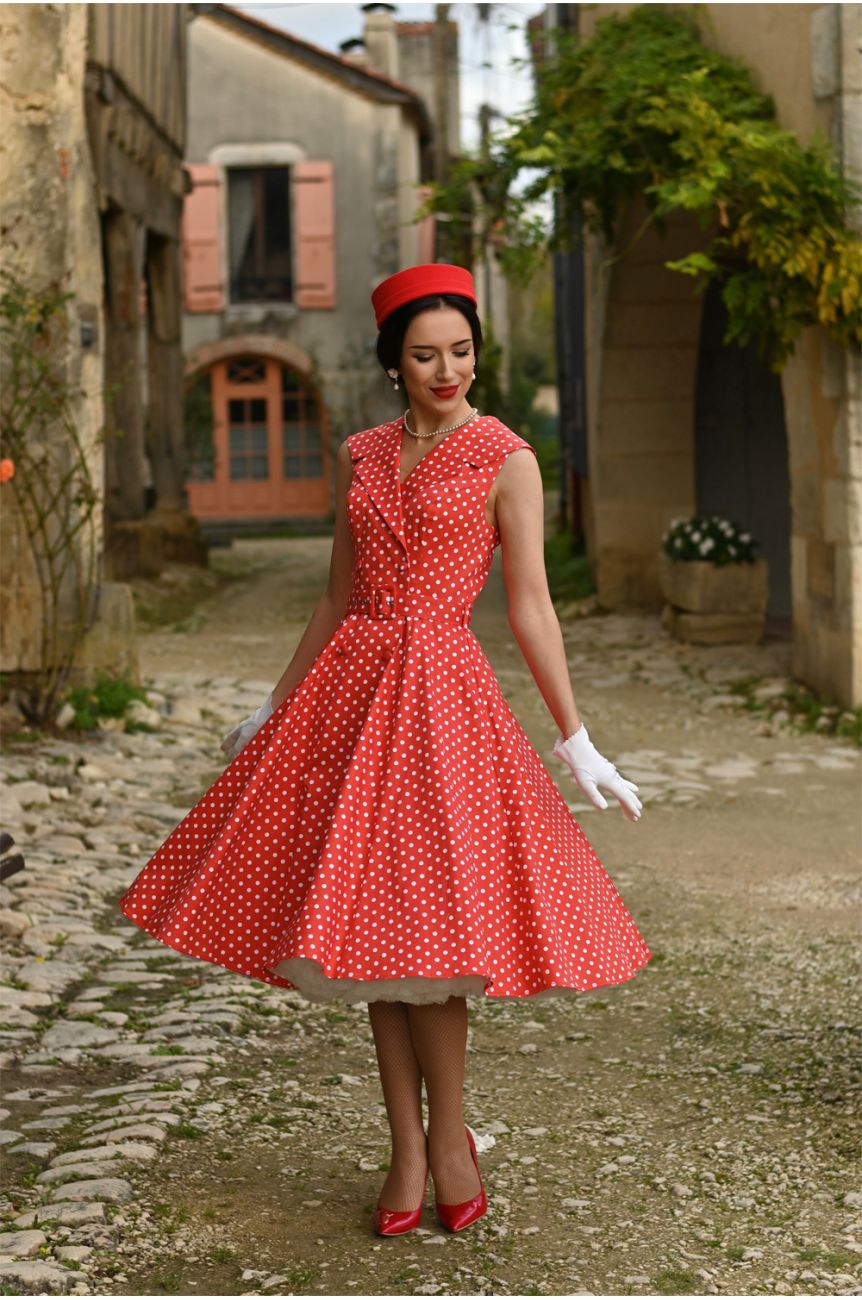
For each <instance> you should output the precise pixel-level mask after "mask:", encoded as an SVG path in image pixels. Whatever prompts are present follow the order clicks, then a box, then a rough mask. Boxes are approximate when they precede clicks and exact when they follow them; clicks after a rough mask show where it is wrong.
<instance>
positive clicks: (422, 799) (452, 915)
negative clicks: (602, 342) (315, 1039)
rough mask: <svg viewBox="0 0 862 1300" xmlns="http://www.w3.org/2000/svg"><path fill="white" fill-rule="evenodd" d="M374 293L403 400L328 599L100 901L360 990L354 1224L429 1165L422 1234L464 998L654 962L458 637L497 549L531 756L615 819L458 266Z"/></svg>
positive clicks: (171, 941) (560, 983) (414, 1195)
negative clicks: (371, 1096) (361, 1118)
mask: <svg viewBox="0 0 862 1300" xmlns="http://www.w3.org/2000/svg"><path fill="white" fill-rule="evenodd" d="M372 304H373V306H374V310H375V315H376V320H377V325H378V330H379V335H378V342H377V356H378V359H379V361H380V363H381V365H382V366H383V368H384V369H385V370H386V372H387V374H388V375H389V376H390V378H391V379H392V381H393V386H394V388H395V389H396V390H397V389H398V386H399V381H401V380H403V382H404V385H405V388H406V392H407V397H408V399H409V407H408V408H407V410H406V411H405V412H404V415H403V416H402V417H400V418H399V419H398V420H394V421H391V422H388V423H386V424H383V425H379V426H377V427H375V428H373V429H365V430H362V431H360V432H358V433H354V434H352V435H350V436H349V437H348V438H346V439H345V440H344V441H343V442H342V444H341V447H340V448H339V452H338V457H337V461H336V476H335V477H336V482H335V495H336V513H335V528H334V537H333V545H332V556H331V562H330V570H329V581H328V585H327V588H326V591H325V593H324V595H323V596H322V598H321V599H320V601H319V602H318V604H317V606H316V608H315V610H314V613H313V615H312V617H311V619H310V621H309V623H308V626H307V628H306V630H305V633H304V634H303V636H302V639H301V640H300V642H299V645H298V647H297V649H296V652H295V654H294V656H293V658H292V659H291V661H290V663H289V664H288V666H287V669H286V670H285V672H284V674H283V676H282V677H281V679H280V680H279V682H278V684H277V685H276V687H275V689H274V690H273V692H272V694H271V696H270V697H269V698H268V699H267V700H266V701H265V702H264V704H263V705H262V706H261V708H260V709H259V710H258V711H257V713H256V714H254V715H253V716H252V717H251V718H248V719H245V720H244V721H243V722H242V723H240V724H239V726H238V727H237V728H235V729H234V731H233V732H231V733H230V735H229V736H228V737H227V738H226V740H225V742H224V745H223V748H224V749H225V752H226V753H228V754H229V756H230V757H231V759H232V761H231V763H230V764H229V765H228V767H227V768H226V769H225V772H224V773H223V775H222V776H221V777H220V778H219V780H218V781H216V782H215V784H214V785H213V786H212V787H211V788H210V790H208V791H207V793H206V794H205V795H204V796H203V798H202V799H201V800H200V801H199V802H198V803H197V804H196V805H195V807H194V808H193V809H192V810H191V812H189V813H188V814H187V816H186V817H185V818H184V820H183V821H182V822H181V823H180V825H179V826H178V827H176V829H175V830H174V831H173V832H172V833H171V835H170V836H169V837H168V839H167V840H166V841H165V843H164V844H163V845H162V846H161V848H160V849H159V850H158V852H157V853H156V854H155V855H154V857H153V858H152V859H151V860H150V862H149V863H148V864H147V865H146V867H145V868H144V869H143V870H142V871H141V873H140V874H139V876H138V877H137V878H136V880H135V881H134V883H133V884H132V885H131V887H130V888H129V890H128V891H127V892H126V894H125V895H124V897H123V899H122V900H121V903H120V907H121V910H122V911H123V913H124V914H125V915H126V916H127V917H129V918H130V919H131V920H132V921H134V922H136V924H138V925H140V926H141V927H142V928H143V929H145V930H146V931H147V932H148V933H150V934H152V935H154V936H155V937H157V938H158V939H161V940H162V941H163V942H164V943H166V944H168V945H170V946H171V947H173V948H176V949H178V950H179V951H181V952H184V953H187V954H189V955H191V956H196V957H200V958H202V959H203V960H205V961H209V962H214V963H216V964H218V965H221V966H225V967H227V968H228V969H231V970H235V971H239V972H240V973H242V974H245V975H249V976H252V977H254V978H256V979H261V980H264V981H265V982H267V983H270V984H275V985H279V986H281V987H284V988H298V989H300V990H301V991H302V992H303V993H304V994H305V996H306V997H308V998H310V999H311V1000H315V1001H318V1000H333V1001H339V1000H340V1001H347V1002H367V1003H368V1012H369V1018H370V1022H371V1029H372V1033H373V1037H374V1043H375V1050H376V1055H377V1061H378V1065H379V1069H380V1077H381V1082H382V1089H383V1097H384V1101H385V1105H386V1110H387V1115H388V1119H389V1125H390V1129H391V1135H392V1158H391V1163H390V1168H389V1173H388V1175H387V1177H386V1180H385V1182H384V1184H383V1186H382V1188H381V1190H380V1195H379V1200H378V1203H377V1207H376V1210H375V1215H374V1225H375V1228H376V1230H377V1231H378V1233H381V1234H383V1235H394V1234H397V1233H401V1232H405V1231H408V1230H409V1229H410V1228H412V1227H415V1226H416V1224H417V1223H418V1222H419V1217H420V1212H421V1208H422V1200H423V1198H424V1193H425V1186H426V1183H427V1178H428V1174H429V1172H430V1173H431V1175H432V1176H433V1179H434V1187H435V1194H436V1206H437V1212H438V1217H439V1219H440V1221H441V1222H442V1223H443V1224H444V1225H445V1226H446V1227H448V1228H450V1229H451V1230H453V1231H458V1230H460V1229H461V1228H463V1227H466V1226H467V1225H468V1224H469V1223H472V1222H474V1221H475V1220H476V1219H478V1218H480V1217H481V1216H482V1215H483V1214H484V1213H485V1211H486V1209H487V1197H486V1195H485V1190H484V1187H483V1184H482V1179H481V1176H480V1173H479V1166H478V1161H477V1159H476V1150H475V1144H474V1142H473V1135H472V1131H471V1130H470V1129H468V1128H467V1127H466V1126H465V1124H464V1117H463V1113H462V1104H463V1100H462V1094H463V1085H464V1064H465V1051H466V1043H467V1002H466V999H467V997H468V996H474V997H479V996H481V997H543V996H555V995H563V994H572V993H575V992H577V991H578V990H585V989H594V988H598V987H600V986H603V985H606V984H617V983H622V982H623V981H625V980H628V979H630V978H631V977H632V976H633V975H634V974H635V973H636V972H637V971H638V970H639V969H640V968H641V967H642V966H644V965H645V964H646V962H647V961H648V960H649V958H650V957H651V956H652V953H651V952H650V950H649V948H648V947H647V945H646V943H645V942H644V940H643V938H642V937H641V935H640V934H639V933H638V930H637V929H636V927H635V924H634V922H633V920H632V918H631V916H630V915H629V913H628V911H627V910H626V908H625V906H624V904H623V902H622V899H621V897H620V895H619V894H618V892H617V890H616V888H615V887H614V885H613V883H612V882H611V880H610V877H609V876H608V875H607V873H606V871H605V870H604V868H603V867H602V865H601V863H600V862H599V859H598V858H597V856H596V854H595V852H594V851H593V849H592V848H591V846H590V844H589V842H588V840H587V839H586V837H585V835H584V833H583V831H582V830H581V828H580V826H579V825H578V823H577V822H576V821H575V819H574V817H573V816H572V814H571V812H570V811H569V809H568V806H567V805H566V803H565V800H564V799H563V797H562V795H561V794H560V792H559V790H558V788H557V786H556V784H555V783H554V781H553V780H552V779H551V777H550V776H549V774H548V772H547V770H546V768H545V766H544V764H543V763H542V761H541V759H540V757H539V755H538V754H537V752H536V751H535V749H533V747H532V745H531V744H530V742H529V740H528V739H527V736H526V734H525V732H524V731H523V730H522V728H521V727H520V725H519V724H518V722H517V720H516V719H515V717H514V714H513V713H512V711H511V709H510V708H509V706H508V705H507V703H506V701H505V699H504V698H503V695H502V693H501V691H500V687H499V684H498V683H497V680H496V678H495V676H494V673H493V671H492V669H491V665H490V663H489V662H488V659H487V658H486V656H485V655H484V654H483V652H482V650H481V647H480V646H479V643H478V641H477V640H476V637H475V636H474V634H473V633H472V632H471V631H470V628H469V618H470V612H471V609H472V605H473V602H474V601H475V599H476V597H477V596H478V594H479V592H480V591H481V589H482V587H483V586H484V584H485V581H486V579H487V577H488V573H489V570H490V565H491V561H492V558H493V555H494V551H495V549H496V547H497V545H501V546H502V550H503V571H504V577H505V582H506V588H507V596H508V611H509V622H510V624H511V627H512V630H513V633H514V636H515V638H516V640H517V641H518V644H519V646H520V648H521V650H522V652H523V654H524V657H525V659H526V661H527V663H528V665H529V667H530V670H531V672H532V674H533V676H534V678H535V680H536V683H537V685H538V687H539V690H540V692H541V694H542V696H543V698H544V700H545V703H546V704H547V706H548V709H549V711H550V713H551V715H552V716H553V718H554V720H555V722H556V723H557V725H558V727H559V729H560V736H559V738H558V740H557V743H556V744H555V746H554V752H555V753H556V754H557V755H558V756H559V757H560V758H562V759H563V760H564V761H565V762H566V763H567V764H568V765H569V767H570V768H571V770H572V772H573V774H574V776H575V779H576V780H577V782H578V784H579V785H580V787H581V789H582V790H584V791H585V793H586V794H587V795H588V797H589V798H590V799H591V801H592V802H593V803H594V804H595V805H596V806H597V807H600V808H606V807H607V806H608V805H607V802H606V800H605V799H604V797H603V796H602V795H601V794H600V793H599V790H598V787H599V785H602V786H604V787H605V788H606V789H608V790H609V791H610V792H611V793H612V794H613V795H614V796H615V797H616V798H617V799H618V801H619V803H620V806H621V808H622V810H623V812H624V813H625V815H626V816H627V817H629V818H630V820H632V821H636V820H637V819H638V818H639V816H640V814H641V804H640V801H639V799H638V798H637V795H636V793H635V792H636V790H637V786H635V785H634V784H633V783H632V782H631V781H626V780H624V779H623V778H622V777H621V776H620V775H619V774H618V773H617V771H616V769H615V768H614V766H613V765H612V764H611V763H609V762H608V761H607V760H606V759H604V758H602V756H601V755H600V754H599V753H598V752H597V751H596V749H595V748H594V747H593V745H592V744H591V742H590V739H589V736H588V735H587V731H586V727H585V726H584V725H583V723H582V722H581V720H580V718H579V717H578V713H577V710H576V707H575V701H574V699H573V696H572V689H571V684H570V682H569V676H568V669H567V664H566V656H565V650H564V645H563V638H562V633H561V630H560V626H559V623H558V621H557V618H556V614H555V612H554V608H553V605H552V603H551V599H550V595H549V592H548V586H547V579H546V575H545V568H544V546H543V538H544V526H543V518H544V509H543V494H542V482H541V475H540V472H539V467H538V463H537V459H536V455H535V451H534V449H533V448H532V447H531V445H530V444H529V443H528V442H526V441H525V440H524V439H522V438H520V437H518V436H517V435H516V434H515V433H513V432H512V430H511V429H508V428H507V427H506V426H505V425H504V424H502V423H501V422H500V421H499V420H497V419H496V418H495V417H494V416H491V415H481V414H480V413H479V412H478V411H477V410H476V409H475V408H474V407H471V406H470V404H469V402H468V400H467V394H468V392H469V389H470V385H471V383H472V380H473V379H474V378H475V370H474V366H475V364H476V362H477V361H478V358H479V355H480V352H481V347H482V333H481V327H480V324H479V320H478V317H477V315H476V295H475V291H474V287H473V281H472V277H471V275H470V273H469V272H468V271H467V270H466V269H464V268H462V267H458V266H452V265H447V264H437V263H435V264H430V265H423V266H414V267H410V268H408V269H407V270H404V271H400V272H398V273H397V274H396V275H393V276H390V277H389V278H388V279H387V280H384V281H383V283H382V284H379V285H378V286H377V288H376V289H375V290H374V292H373V294H372ZM518 451H527V452H529V453H530V454H528V455H515V454H514V453H515V452H518ZM563 737H566V739H565V740H564V739H563ZM423 1080H424V1083H425V1088H426V1094H427V1101H428V1132H427V1135H426V1133H425V1130H424V1128H423V1121H422V1100H421V1089H422V1082H423ZM417 1206H418V1208H417Z"/></svg>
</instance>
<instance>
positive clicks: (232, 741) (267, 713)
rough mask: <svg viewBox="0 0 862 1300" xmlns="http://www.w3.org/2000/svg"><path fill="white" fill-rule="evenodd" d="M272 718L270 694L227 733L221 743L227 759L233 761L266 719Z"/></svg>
mask: <svg viewBox="0 0 862 1300" xmlns="http://www.w3.org/2000/svg"><path fill="white" fill-rule="evenodd" d="M271 717H272V692H270V694H269V695H267V697H266V699H265V700H264V702H263V704H262V705H261V706H260V708H259V709H257V710H256V711H255V712H254V713H251V714H249V716H248V717H247V718H243V720H242V722H240V723H238V725H237V726H235V727H234V729H233V731H229V732H228V734H227V735H226V736H225V738H224V740H223V741H222V742H221V747H222V750H223V751H224V753H225V754H227V756H228V758H229V759H231V760H233V759H235V758H236V756H237V754H238V753H239V751H240V750H241V749H243V748H244V747H245V746H246V745H247V744H248V742H249V741H250V740H251V738H252V736H253V735H254V734H255V732H257V731H259V730H260V728H261V727H262V726H263V724H264V723H265V722H266V721H267V719H268V718H271Z"/></svg>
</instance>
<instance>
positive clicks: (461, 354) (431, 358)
mask: <svg viewBox="0 0 862 1300" xmlns="http://www.w3.org/2000/svg"><path fill="white" fill-rule="evenodd" d="M454 355H455V356H456V357H469V355H470V353H469V351H467V352H456V353H455V354H454ZM414 360H416V361H433V360H434V358H433V357H420V356H417V355H416V354H414Z"/></svg>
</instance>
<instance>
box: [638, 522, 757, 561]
mask: <svg viewBox="0 0 862 1300" xmlns="http://www.w3.org/2000/svg"><path fill="white" fill-rule="evenodd" d="M661 540H662V547H663V548H664V550H665V551H666V552H667V554H668V555H669V556H670V557H671V559H673V560H708V561H709V562H710V563H712V564H753V563H754V560H755V555H754V548H755V547H756V546H759V545H760V543H759V542H756V541H755V540H754V539H753V538H752V536H751V533H746V532H743V530H742V529H741V528H739V526H738V525H737V524H735V523H733V521H732V520H730V519H725V518H724V517H723V516H722V515H695V516H694V517H693V518H691V519H673V520H671V523H670V525H669V527H668V528H667V529H666V530H665V532H664V533H663V534H662V539H661Z"/></svg>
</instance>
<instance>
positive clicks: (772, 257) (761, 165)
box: [418, 4, 862, 370]
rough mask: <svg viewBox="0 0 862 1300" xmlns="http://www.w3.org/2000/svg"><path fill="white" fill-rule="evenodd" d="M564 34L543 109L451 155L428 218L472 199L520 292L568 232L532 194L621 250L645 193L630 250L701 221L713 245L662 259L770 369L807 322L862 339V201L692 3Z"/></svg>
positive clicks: (846, 338) (546, 70)
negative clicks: (688, 216)
mask: <svg viewBox="0 0 862 1300" xmlns="http://www.w3.org/2000/svg"><path fill="white" fill-rule="evenodd" d="M556 35H557V40H556V49H555V50H552V51H551V53H550V55H549V56H548V58H547V60H546V62H544V63H543V65H542V70H541V75H540V76H539V78H538V84H537V89H536V92H535V98H534V101H533V103H532V104H531V105H530V107H529V108H528V109H527V110H526V111H525V112H524V113H521V114H518V115H516V116H515V117H512V118H509V119H508V128H509V129H508V130H507V132H504V133H503V134H499V135H497V136H495V137H494V138H493V140H492V146H491V150H490V156H489V158H488V159H486V160H483V159H481V158H475V157H470V156H462V157H460V158H459V159H457V160H456V161H455V163H454V166H453V170H452V176H451V180H450V182H449V184H448V185H447V186H446V187H445V188H443V187H440V186H433V187H432V190H431V193H430V195H429V197H428V198H427V199H426V201H425V203H424V204H423V205H422V208H421V210H420V213H419V214H418V215H419V218H420V219H421V217H422V216H424V215H426V214H427V213H428V212H433V211H447V210H450V209H451V208H452V207H454V206H456V205H463V201H464V193H465V191H469V192H470V193H472V194H473V195H474V202H475V205H476V208H477V217H478V225H479V232H480V238H481V239H482V240H488V241H490V242H491V244H492V245H493V246H494V247H495V249H496V250H497V255H498V257H499V260H500V264H501V266H502V268H503V270H504V271H505V272H506V273H507V274H509V275H511V276H512V277H513V278H514V279H516V280H519V281H521V282H524V281H526V280H527V279H528V278H529V276H531V275H532V273H533V271H534V270H535V268H536V266H537V265H538V263H539V262H540V261H541V260H542V259H543V258H544V257H545V256H546V254H547V251H548V249H549V248H556V247H565V246H566V240H567V238H568V235H567V234H566V225H567V223H566V222H558V223H557V224H556V226H555V228H554V229H553V230H551V231H548V230H547V229H546V225H545V222H544V221H543V219H542V218H541V217H537V216H536V215H535V203H536V200H539V199H542V198H544V197H545V196H547V195H557V196H559V203H560V204H561V209H562V213H563V215H568V216H575V217H578V218H579V219H580V221H581V222H582V223H583V225H584V227H585V228H586V229H588V230H591V231H593V232H596V233H598V234H600V235H602V236H603V237H604V239H605V240H606V241H607V242H608V243H609V244H614V242H615V241H616V240H617V238H618V236H619V231H620V226H621V222H622V219H623V217H624V215H625V213H626V211H627V209H628V206H629V204H630V202H631V201H632V200H633V199H635V198H636V197H637V196H639V195H640V196H642V197H643V199H644V201H645V204H646V219H645V221H644V222H643V223H642V225H641V228H640V230H639V231H638V232H637V233H636V235H635V238H634V240H632V241H631V244H630V245H629V247H631V246H632V245H633V244H634V243H635V242H636V241H637V238H639V237H640V236H641V235H642V234H643V233H644V232H645V231H646V229H648V228H649V226H650V225H652V226H654V227H655V229H656V230H657V231H658V233H659V234H662V233H664V230H665V227H666V221H667V218H668V217H669V216H670V215H671V214H672V213H679V212H690V213H692V214H693V215H694V216H695V217H696V219H697V221H698V223H699V225H700V228H701V230H703V231H704V243H703V246H702V247H701V248H700V249H698V250H697V251H695V252H692V253H690V254H689V255H688V256H687V257H682V258H678V259H676V260H675V261H668V262H666V263H665V265H666V266H668V267H669V268H671V269H672V270H675V271H678V272H680V273H682V274H685V275H691V276H693V277H695V280H696V282H697V284H698V287H699V288H701V289H704V288H706V286H707V284H709V283H710V282H711V281H713V280H715V281H718V282H719V283H720V285H721V292H722V296H723V299H724V303H725V306H726V307H727V313H728V327H727V334H726V337H725V341H726V342H728V343H729V342H736V343H738V344H740V345H744V344H746V343H748V342H749V341H752V340H754V341H755V343H756V344H757V345H758V347H759V349H760V352H761V355H762V356H764V357H765V358H766V359H767V360H768V361H769V363H770V364H771V365H772V367H773V369H775V370H779V369H781V367H782V366H783V364H784V363H785V362H786V360H787V359H788V357H789V355H790V353H791V352H792V350H793V346H794V343H795V341H796V339H797V338H798V336H799V334H800V333H801V331H802V330H803V329H804V328H805V327H806V326H808V325H812V324H819V325H822V326H823V327H824V328H825V329H826V330H828V332H829V333H830V334H831V335H832V336H833V337H834V338H835V339H837V340H838V341H839V342H840V343H842V344H844V345H858V344H859V343H860V342H862V312H860V285H862V244H860V240H859V238H858V236H857V235H856V234H855V232H854V230H853V229H852V227H851V225H850V224H849V221H848V213H849V211H850V209H851V208H853V207H854V206H855V205H856V204H858V203H859V202H860V201H862V191H860V188H859V186H857V185H856V184H855V183H854V182H852V181H851V180H849V179H848V178H846V177H845V176H843V175H842V173H841V172H840V170H839V169H838V167H837V166H836V164H835V162H834V159H833V157H832V153H831V150H830V148H829V146H828V144H827V143H826V141H825V140H824V139H823V138H822V136H819V135H818V136H815V138H814V140H813V141H812V143H811V144H809V145H807V146H805V147H803V145H802V144H800V142H799V141H798V140H797V138H796V137H795V136H794V135H793V134H792V133H791V132H789V131H786V130H783V129H782V128H781V127H780V126H779V125H778V123H777V122H776V119H775V107H774V104H773V101H772V99H771V98H770V97H769V96H768V95H764V94H762V93H761V92H760V91H759V90H758V89H757V88H756V86H755V84H754V81H753V78H752V75H751V73H750V71H749V70H748V68H747V67H746V66H745V65H744V63H742V62H741V61H740V60H736V59H731V58H729V57H727V56H726V55H723V54H721V53H718V52H716V51H714V50H711V49H709V48H708V47H707V46H706V45H705V44H704V43H703V41H702V40H701V37H700V34H699V31H698V27H697V22H696V18H695V11H694V9H693V8H692V7H690V6H687V5H686V6H682V5H674V6H670V7H665V6H662V5H652V4H650V5H638V6H636V7H634V8H633V9H631V10H629V11H628V12H627V13H625V14H617V13H612V14H609V15H606V16H605V17H603V18H600V19H599V20H598V22H597V24H596V28H595V31H594V34H593V35H592V36H590V37H589V39H587V40H585V41H583V42H581V43H577V42H576V41H575V40H574V38H573V37H571V36H570V35H569V34H568V33H558V34H556ZM525 173H527V174H528V178H527V183H526V184H525V185H524V187H523V189H521V190H520V191H519V192H518V193H515V192H514V190H513V184H514V182H515V180H516V178H518V177H523V176H524V174H525ZM627 251H628V249H624V250H620V251H615V252H614V254H613V257H612V260H616V258H618V257H622V256H624V255H625V252H627Z"/></svg>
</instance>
